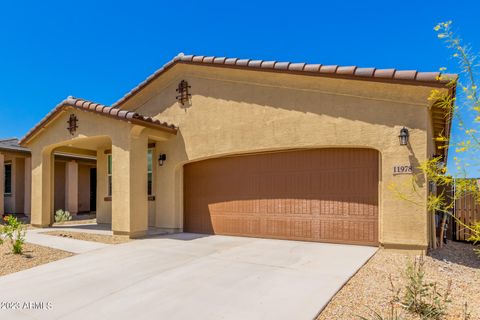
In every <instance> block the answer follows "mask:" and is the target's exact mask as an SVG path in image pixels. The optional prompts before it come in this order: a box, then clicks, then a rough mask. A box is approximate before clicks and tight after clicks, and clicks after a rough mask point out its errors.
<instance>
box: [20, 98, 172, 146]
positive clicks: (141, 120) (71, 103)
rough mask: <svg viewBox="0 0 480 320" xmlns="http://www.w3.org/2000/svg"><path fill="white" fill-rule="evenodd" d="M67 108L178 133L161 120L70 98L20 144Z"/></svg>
mask: <svg viewBox="0 0 480 320" xmlns="http://www.w3.org/2000/svg"><path fill="white" fill-rule="evenodd" d="M65 108H75V109H77V110H81V111H87V112H93V113H96V114H98V115H102V116H106V117H110V118H113V119H117V120H124V121H128V122H131V123H134V124H138V125H142V126H146V127H153V128H156V129H160V130H163V131H167V132H170V133H173V134H176V133H177V127H176V126H175V125H172V124H167V123H166V122H161V121H160V120H157V119H154V118H152V117H147V116H144V115H141V114H139V113H137V112H133V111H128V110H121V109H118V108H113V107H109V106H106V105H103V104H99V103H95V102H91V101H88V100H84V99H80V98H74V97H71V96H69V97H67V99H65V100H63V101H62V102H60V103H59V104H58V105H57V106H56V107H55V108H54V109H53V110H52V111H50V113H48V114H47V115H46V116H45V117H44V118H43V119H42V120H41V121H40V122H39V123H38V124H37V125H36V126H35V127H33V128H32V129H31V130H30V131H29V132H27V134H26V135H25V136H24V137H23V138H22V139H21V140H20V144H23V143H25V142H26V141H27V140H29V139H30V138H31V137H32V136H33V135H34V134H35V133H36V132H37V131H38V130H40V129H41V128H43V127H44V126H45V125H46V124H47V123H48V122H49V121H50V120H51V119H53V118H54V116H55V115H56V114H58V113H59V112H60V111H61V110H63V109H65Z"/></svg>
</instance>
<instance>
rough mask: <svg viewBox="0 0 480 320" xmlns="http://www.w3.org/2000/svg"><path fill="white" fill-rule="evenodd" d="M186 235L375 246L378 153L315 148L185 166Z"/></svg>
mask: <svg viewBox="0 0 480 320" xmlns="http://www.w3.org/2000/svg"><path fill="white" fill-rule="evenodd" d="M184 177H185V182H184V188H185V189H184V201H185V206H184V211H185V214H184V218H185V221H184V230H185V231H188V232H198V233H215V234H228V235H244V236H255V237H269V238H279V239H297V240H309V241H324V242H340V243H355V244H370V245H376V244H377V243H378V153H377V152H376V151H374V150H368V149H317V150H305V151H294V152H281V153H269V154H259V155H248V156H239V157H229V158H221V159H213V160H206V161H202V162H197V163H192V164H188V165H186V166H185V171H184Z"/></svg>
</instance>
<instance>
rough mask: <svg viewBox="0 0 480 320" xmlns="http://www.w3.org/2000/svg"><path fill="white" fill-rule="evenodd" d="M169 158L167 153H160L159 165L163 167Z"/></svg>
mask: <svg viewBox="0 0 480 320" xmlns="http://www.w3.org/2000/svg"><path fill="white" fill-rule="evenodd" d="M165 160H167V155H166V154H165V153H160V154H159V155H158V165H159V166H160V167H161V166H163V163H164V162H165Z"/></svg>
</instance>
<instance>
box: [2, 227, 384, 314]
mask: <svg viewBox="0 0 480 320" xmlns="http://www.w3.org/2000/svg"><path fill="white" fill-rule="evenodd" d="M375 251H376V248H372V247H362V246H349V245H335V244H322V243H308V242H299V241H283V240H269V239H255V238H241V237H227V236H205V235H194V234H176V235H169V236H160V237H156V238H151V239H144V240H137V241H132V242H129V243H124V244H120V245H113V246H109V247H105V248H101V249H98V250H93V251H90V252H87V253H84V254H80V255H76V256H73V257H69V258H66V259H64V260H59V261H55V262H52V263H49V264H45V265H42V266H38V267H35V268H32V269H29V270H24V271H21V272H18V273H15V274H11V275H7V276H4V277H0V288H1V290H0V301H12V302H18V303H19V304H18V307H15V308H9V310H2V309H0V319H2V320H3V319H49V320H50V319H82V320H83V319H119V320H121V319H135V320H142V319H146V320H151V319H172V320H176V319H187V320H188V319H195V320H202V319H205V320H206V319H209V320H210V319H239V320H240V319H241V320H245V319H249V320H250V319H252V320H254V319H276V320H281V319H289V320H290V319H296V320H297V319H298V320H302V319H305V320H310V319H313V318H314V317H315V316H316V314H317V313H318V312H319V311H320V310H321V309H322V308H323V306H324V305H326V304H327V303H328V301H329V300H330V299H331V297H332V296H333V295H334V294H335V293H336V292H337V290H339V289H340V288H341V286H342V285H343V284H344V283H345V282H346V281H347V280H348V279H349V278H350V277H351V276H352V275H353V274H354V273H355V272H356V271H357V270H358V269H359V268H360V267H361V266H362V265H363V264H364V263H365V262H366V261H367V260H368V259H369V258H370V257H371V256H372V255H373V254H374V252H375ZM24 302H37V307H38V308H36V309H32V308H27V307H29V306H31V304H30V305H25V304H24ZM41 303H43V305H42V304H41Z"/></svg>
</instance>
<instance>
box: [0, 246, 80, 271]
mask: <svg viewBox="0 0 480 320" xmlns="http://www.w3.org/2000/svg"><path fill="white" fill-rule="evenodd" d="M72 255H73V254H72V253H70V252H66V251H62V250H57V249H52V248H47V247H43V246H38V245H35V244H30V243H25V244H24V250H23V253H22V254H13V253H12V252H11V248H10V244H9V243H8V242H5V243H4V244H3V245H0V276H3V275H6V274H9V273H14V272H18V271H21V270H25V269H29V268H32V267H35V266H38V265H41V264H45V263H49V262H52V261H56V260H60V259H63V258H67V257H70V256H72Z"/></svg>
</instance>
